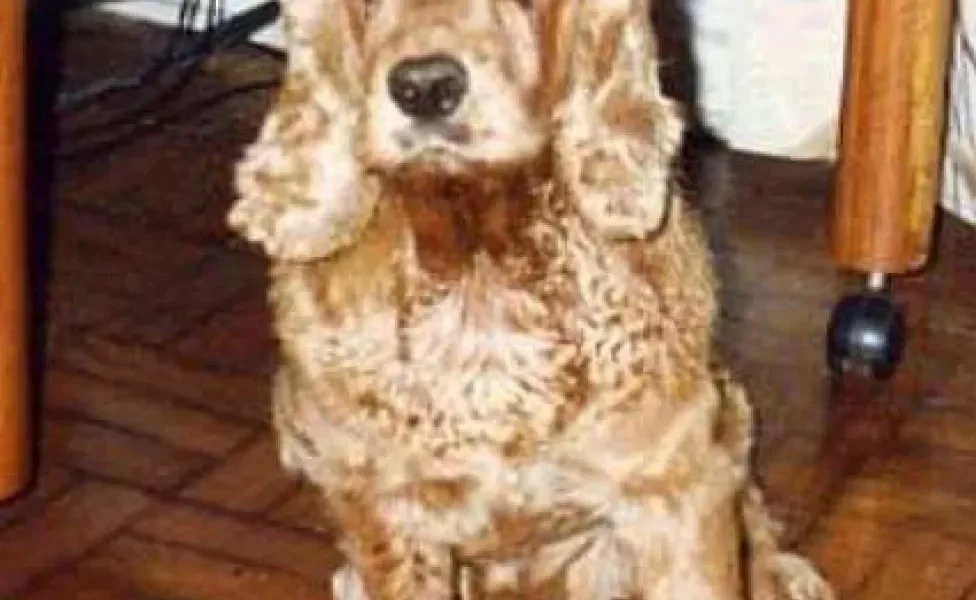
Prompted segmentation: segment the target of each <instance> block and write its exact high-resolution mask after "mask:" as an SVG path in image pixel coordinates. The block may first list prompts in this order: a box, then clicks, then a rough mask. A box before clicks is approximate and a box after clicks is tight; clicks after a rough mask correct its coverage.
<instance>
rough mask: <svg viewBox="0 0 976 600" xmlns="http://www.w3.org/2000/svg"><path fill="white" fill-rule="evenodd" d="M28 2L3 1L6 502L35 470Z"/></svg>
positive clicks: (1, 294)
mask: <svg viewBox="0 0 976 600" xmlns="http://www.w3.org/2000/svg"><path fill="white" fill-rule="evenodd" d="M24 29H25V12H24V0H4V1H2V2H0V500H5V499H8V498H10V497H12V496H14V495H16V494H17V493H19V492H21V491H22V490H23V489H24V487H25V486H26V485H27V483H28V481H29V476H30V469H31V439H30V438H31V436H30V412H31V411H30V407H29V383H28V349H27V345H28V342H27V339H28V338H27V333H28V332H27V317H28V315H27V257H26V231H25V230H26V219H25V213H26V210H25V208H26V207H25V205H24V202H25V197H24V196H25V194H24V185H25V183H24V182H25V176H24V172H25V161H24V154H25V135H24V132H25V129H26V128H25V123H24V121H25V115H24V106H25V103H24V94H25V87H26V85H25V79H26V77H25V68H24V63H25V48H24V46H25V41H24V40H25V33H24Z"/></svg>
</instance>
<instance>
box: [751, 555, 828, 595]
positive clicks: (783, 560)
mask: <svg viewBox="0 0 976 600" xmlns="http://www.w3.org/2000/svg"><path fill="white" fill-rule="evenodd" d="M759 568H760V570H761V571H762V573H761V574H760V575H759V579H760V581H757V582H756V584H757V585H756V586H755V592H756V593H755V594H754V597H753V600H834V591H833V589H832V588H831V587H830V584H829V583H827V581H826V580H825V579H824V578H823V576H821V575H820V573H818V572H817V570H816V569H815V568H814V566H813V565H812V564H811V563H810V562H809V561H808V560H806V559H805V558H803V557H801V556H797V555H795V554H790V553H788V552H779V553H776V554H773V555H771V556H768V557H765V558H764V559H763V560H762V563H761V564H760V565H759Z"/></svg>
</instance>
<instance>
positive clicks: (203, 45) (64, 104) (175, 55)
mask: <svg viewBox="0 0 976 600" xmlns="http://www.w3.org/2000/svg"><path fill="white" fill-rule="evenodd" d="M218 2H219V0H209V2H208V4H207V16H206V21H205V25H204V27H203V31H202V32H201V33H197V32H196V31H194V27H193V25H194V22H195V21H196V19H197V17H198V14H199V12H200V3H201V0H183V1H182V2H181V3H180V8H179V13H178V15H177V23H176V26H175V28H174V29H173V31H172V32H171V33H170V35H169V37H168V39H167V41H166V43H165V45H164V46H163V49H162V51H160V52H159V53H158V54H156V55H155V56H152V57H151V58H150V59H149V61H148V63H147V64H146V65H145V66H144V67H142V68H141V69H139V70H138V71H136V72H135V73H133V74H131V75H127V76H122V77H120V76H109V77H106V78H104V79H100V80H98V81H95V82H92V83H89V84H87V85H84V86H82V87H81V88H80V89H76V90H70V91H65V92H62V93H61V94H59V96H58V99H57V105H56V110H57V111H59V112H64V111H67V110H70V109H75V108H78V107H79V106H81V105H85V104H89V103H92V102H94V101H96V100H99V99H101V98H102V97H104V96H106V95H108V94H110V93H113V92H120V91H125V90H132V89H136V88H140V87H143V86H145V85H148V84H150V83H152V82H153V81H155V80H156V79H157V78H158V77H160V76H161V75H163V74H164V73H165V71H166V70H167V69H169V68H174V67H175V68H176V69H177V70H180V69H190V68H193V66H194V65H195V64H196V63H198V62H200V61H202V60H203V58H205V57H206V55H207V54H209V50H211V48H210V46H211V43H212V36H213V32H214V29H215V28H216V27H217V26H218V25H219V24H220V21H219V13H218V11H217V9H216V4H217V3H218ZM187 44H188V45H189V47H188V48H183V47H182V46H184V45H187Z"/></svg>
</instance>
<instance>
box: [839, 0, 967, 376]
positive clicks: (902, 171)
mask: <svg viewBox="0 0 976 600" xmlns="http://www.w3.org/2000/svg"><path fill="white" fill-rule="evenodd" d="M954 4H955V3H954V2H953V1H952V0H851V2H850V3H849V9H848V11H849V12H848V39H847V53H846V72H845V80H844V87H843V99H842V102H843V104H842V107H841V122H840V148H839V157H838V163H837V172H836V180H835V189H834V199H833V200H834V202H833V215H832V219H831V250H832V253H833V256H834V260H835V261H836V263H837V265H838V266H839V267H841V268H842V269H847V270H853V271H857V272H861V273H865V274H868V280H867V288H868V289H867V290H866V292H865V293H862V294H855V295H851V296H847V297H845V298H842V299H841V301H840V302H839V303H838V305H837V307H836V308H835V309H834V313H833V315H832V316H831V323H830V330H829V333H828V339H829V346H828V359H829V362H830V366H831V368H832V369H833V370H834V371H835V372H839V371H841V372H846V371H849V370H851V369H852V368H856V369H857V370H859V371H867V372H868V374H870V375H874V376H887V375H889V374H891V373H892V372H893V371H894V369H895V367H896V366H897V364H898V361H899V359H900V357H901V353H902V345H903V340H904V337H905V335H904V319H903V317H902V316H901V313H900V312H899V311H898V309H897V307H896V306H895V305H894V303H893V302H892V301H891V299H890V297H889V296H888V294H887V286H888V281H887V280H888V277H889V276H890V275H901V274H906V273H910V272H912V271H916V270H918V269H920V268H921V267H923V266H924V265H925V263H926V262H927V260H928V258H929V255H930V251H931V245H932V233H933V224H934V217H935V209H936V206H937V203H938V197H939V192H940V184H941V173H942V157H943V138H944V130H945V114H946V92H947V87H948V85H947V78H946V76H947V72H948V64H949V53H950V48H951V34H952V22H953V14H954V11H953V8H954Z"/></svg>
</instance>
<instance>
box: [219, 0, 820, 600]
mask: <svg viewBox="0 0 976 600" xmlns="http://www.w3.org/2000/svg"><path fill="white" fill-rule="evenodd" d="M648 4H649V0H533V1H532V2H525V1H520V0H374V1H373V2H366V1H365V0H284V2H283V7H284V11H285V18H286V29H287V43H288V47H287V50H288V57H289V61H288V67H287V72H286V76H285V80H284V83H283V88H282V91H281V94H280V97H279V99H278V101H277V104H276V105H275V106H274V108H273V110H272V111H271V113H270V115H269V116H268V118H267V121H266V123H265V124H264V127H263V129H262V131H261V133H260V135H259V138H258V140H257V141H256V142H255V143H254V144H253V145H251V146H250V147H249V148H248V150H247V152H246V155H245V156H244V158H243V160H242V161H241V162H240V165H239V169H238V172H237V188H238V190H239V193H240V199H239V201H238V202H237V204H236V205H235V206H234V207H233V209H232V210H231V213H230V215H229V222H230V224H231V226H232V227H233V228H234V229H235V230H236V231H238V232H239V233H240V234H241V235H242V236H244V237H246V238H247V239H249V240H251V241H253V242H255V243H259V244H261V245H262V247H263V249H264V251H265V252H266V253H267V254H268V255H269V256H270V258H271V260H272V268H271V280H272V290H271V300H272V305H273V307H274V311H275V316H276V329H277V333H278V336H279V338H280V343H281V348H282V354H283V364H282V367H281V369H280V371H279V373H278V375H277V380H276V388H275V395H274V415H275V424H276V427H277V430H278V433H279V439H280V450H281V458H282V461H283V463H284V464H285V465H286V466H287V467H288V468H290V469H293V470H295V471H298V472H300V473H301V474H303V475H304V476H305V477H307V478H308V479H309V480H310V481H312V482H314V484H316V485H317V486H320V487H321V489H322V492H323V495H324V497H325V499H326V501H327V502H326V503H327V506H328V509H329V512H330V513H331V516H332V517H333V518H334V519H336V521H337V522H338V525H339V527H340V530H341V532H342V535H343V539H342V549H343V552H344V554H345V556H346V557H347V560H348V564H347V565H346V566H345V567H343V568H342V569H340V571H339V572H338V573H337V574H336V576H335V578H334V587H335V591H336V596H337V597H338V598H340V599H344V600H353V599H365V598H369V599H371V600H409V599H418V600H448V599H450V598H454V597H456V596H455V594H461V595H462V596H463V597H465V598H471V599H474V598H485V597H492V598H502V597H525V598H548V597H552V598H570V599H574V600H590V599H593V600H611V599H616V598H643V599H645V600H651V599H653V600H665V599H668V600H732V599H743V598H751V599H753V600H775V599H790V600H826V599H829V598H831V597H832V594H831V591H830V589H829V587H828V585H827V584H826V583H825V582H824V581H823V580H822V579H821V578H820V577H819V575H817V573H816V572H815V570H814V569H813V568H812V567H811V566H810V565H808V564H807V562H806V561H804V560H803V559H801V558H799V557H797V556H794V555H792V554H789V553H786V552H783V551H781V550H780V549H779V548H778V547H777V544H776V540H775V533H776V532H775V527H774V525H773V524H772V521H771V520H770V519H769V518H768V516H767V515H766V512H765V509H764V508H763V504H762V500H761V497H760V494H759V492H758V490H757V488H756V486H755V484H754V483H753V482H752V478H751V476H750V472H749V453H750V446H751V441H752V435H753V434H752V415H751V409H750V406H749V404H748V403H747V400H746V398H745V395H744V393H743V390H742V389H741V387H740V386H739V384H738V383H736V382H735V381H734V379H733V378H732V377H731V376H730V375H729V374H728V373H727V372H726V370H725V369H724V368H722V367H720V366H716V365H718V364H719V361H718V359H717V357H716V356H714V353H715V351H714V350H713V348H712V340H711V337H712V335H711V334H712V328H713V324H714V320H715V314H716V306H715V299H714V298H715V289H714V288H715V282H714V279H713V273H712V264H711V257H710V256H709V253H708V251H707V246H706V244H705V240H704V239H703V235H702V232H701V231H700V227H699V224H698V222H697V220H696V217H695V215H694V214H693V213H692V212H691V211H689V210H688V209H687V208H686V207H684V206H683V204H682V200H681V197H680V191H679V190H678V189H677V187H676V186H675V185H674V184H673V177H672V170H673V169H672V159H673V157H674V155H675V152H676V150H677V147H678V145H679V142H680V137H681V134H682V126H681V123H682V120H681V117H680V115H679V113H678V111H677V109H676V106H675V105H673V104H672V102H670V101H669V100H667V99H666V98H664V97H663V96H662V94H661V91H660V88H659V84H658V74H657V64H656V62H655V57H656V49H655V45H654V37H653V34H652V31H651V28H650V21H649V18H648V16H649V14H650V10H651V8H652V7H651V6H649V5H648ZM435 54H436V55H448V56H451V57H452V58H453V59H454V60H455V61H457V63H458V64H461V65H463V67H464V68H465V69H466V72H467V75H468V86H467V93H466V95H465V96H464V98H463V101H462V102H461V103H460V105H459V106H458V107H457V110H456V112H454V113H453V114H450V115H447V116H444V117H443V118H442V119H439V120H438V121H437V122H435V123H427V122H425V123H419V122H417V120H416V119H412V118H410V117H409V116H407V115H406V114H405V113H404V112H403V111H401V110H400V109H399V107H398V106H397V103H396V102H395V101H394V100H392V99H391V94H390V91H389V90H388V89H387V88H388V85H389V83H388V81H389V79H388V74H389V72H390V70H391V69H392V68H394V65H396V64H398V63H399V61H402V60H404V59H406V58H411V57H423V56H431V55H435Z"/></svg>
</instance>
